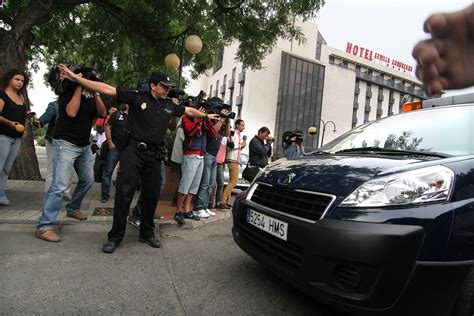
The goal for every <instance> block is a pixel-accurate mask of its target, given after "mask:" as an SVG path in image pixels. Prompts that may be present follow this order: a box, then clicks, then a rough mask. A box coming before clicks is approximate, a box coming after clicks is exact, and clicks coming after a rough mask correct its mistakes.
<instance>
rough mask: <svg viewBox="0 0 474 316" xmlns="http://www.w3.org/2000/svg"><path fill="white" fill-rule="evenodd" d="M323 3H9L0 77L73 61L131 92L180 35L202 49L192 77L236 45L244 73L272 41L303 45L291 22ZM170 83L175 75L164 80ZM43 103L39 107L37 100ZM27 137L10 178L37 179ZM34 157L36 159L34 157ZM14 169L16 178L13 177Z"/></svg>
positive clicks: (1, 11)
mask: <svg viewBox="0 0 474 316" xmlns="http://www.w3.org/2000/svg"><path fill="white" fill-rule="evenodd" d="M323 4H324V1H323V0H307V1H299V0H293V1H288V0H286V1H280V0H273V1H254V0H239V1H232V0H213V1H211V0H194V1H190V0H187V1H185V0H183V1H177V0H154V1H149V0H134V1H129V0H29V1H28V0H16V1H7V4H4V5H3V6H2V7H1V8H0V20H1V22H2V23H1V24H0V44H1V45H2V51H1V52H0V75H1V74H3V72H4V71H5V70H6V69H8V68H12V67H16V68H19V69H26V66H27V65H28V64H29V63H30V62H32V65H33V69H34V68H35V67H37V64H38V62H39V61H44V62H46V63H47V64H48V65H49V66H50V67H54V66H55V65H57V63H58V62H64V61H73V62H75V63H80V64H85V65H88V66H92V67H94V68H96V69H97V70H98V71H99V72H100V73H101V75H102V79H103V80H104V81H106V82H109V83H111V84H114V85H117V86H131V85H133V84H136V83H137V81H138V80H139V79H143V78H144V76H146V74H147V73H149V72H150V71H155V70H164V62H163V60H164V57H165V56H166V55H167V54H168V53H170V52H178V51H179V47H180V46H181V40H182V38H183V36H185V35H186V34H196V35H199V36H200V37H201V39H202V40H203V43H204V48H203V51H202V52H201V53H199V54H198V55H195V56H191V55H188V54H185V56H184V60H183V61H182V62H183V65H193V69H194V71H193V76H194V77H196V76H197V75H199V74H200V73H203V72H205V71H206V70H208V69H210V67H212V65H213V62H214V60H215V59H216V55H217V54H218V52H219V51H220V50H221V49H222V47H223V46H224V45H228V44H230V43H231V42H232V41H238V42H239V50H238V53H237V58H238V59H239V60H240V61H241V62H243V63H244V64H245V65H246V66H247V67H250V68H252V69H259V68H261V60H262V59H263V58H264V57H265V55H266V54H268V53H269V52H270V51H271V49H272V47H273V46H274V44H275V42H276V40H277V39H278V38H279V37H283V38H287V39H289V38H291V39H296V40H298V41H304V40H305V39H304V36H303V34H302V32H301V29H300V28H298V27H297V26H295V23H294V21H295V19H296V18H300V19H302V20H307V19H310V18H314V17H315V15H316V13H317V12H318V10H319V9H320V7H321V6H322V5H323ZM172 75H173V76H175V77H176V76H177V74H176V73H173V74H172ZM45 102H46V101H45ZM32 153H34V147H33V138H32V133H31V131H30V130H28V132H27V137H26V138H25V139H24V142H23V144H22V152H21V153H20V155H19V158H18V159H17V163H16V165H15V167H14V170H13V172H12V177H15V178H23V179H36V178H39V171H38V166H37V161H36V160H34V161H33V162H32V161H28V162H26V161H24V160H26V159H27V157H31V156H35V155H31V154H32ZM35 158H36V157H35ZM19 168H21V169H22V170H21V171H22V172H19V171H20V170H19Z"/></svg>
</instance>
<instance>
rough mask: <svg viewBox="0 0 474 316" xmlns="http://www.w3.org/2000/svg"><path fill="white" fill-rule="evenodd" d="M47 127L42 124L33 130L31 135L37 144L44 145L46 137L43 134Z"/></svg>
mask: <svg viewBox="0 0 474 316" xmlns="http://www.w3.org/2000/svg"><path fill="white" fill-rule="evenodd" d="M47 129H48V126H47V125H46V126H43V127H41V128H36V129H34V130H33V137H34V139H35V140H36V142H37V143H38V146H43V147H44V146H45V142H46V139H45V138H44V136H45V135H46V130H47Z"/></svg>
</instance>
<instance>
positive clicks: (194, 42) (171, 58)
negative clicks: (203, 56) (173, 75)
mask: <svg viewBox="0 0 474 316" xmlns="http://www.w3.org/2000/svg"><path fill="white" fill-rule="evenodd" d="M185 48H186V50H187V51H188V52H189V53H190V54H193V55H195V54H198V53H199V52H200V51H201V50H202V41H201V38H199V36H197V35H189V36H188V37H186V38H185V37H184V36H182V37H181V51H180V57H178V55H176V54H175V53H171V54H168V55H166V57H165V65H166V67H168V68H171V69H176V68H178V67H179V74H178V84H177V88H178V89H179V88H180V86H181V75H182V72H183V62H182V61H183V56H184V49H185Z"/></svg>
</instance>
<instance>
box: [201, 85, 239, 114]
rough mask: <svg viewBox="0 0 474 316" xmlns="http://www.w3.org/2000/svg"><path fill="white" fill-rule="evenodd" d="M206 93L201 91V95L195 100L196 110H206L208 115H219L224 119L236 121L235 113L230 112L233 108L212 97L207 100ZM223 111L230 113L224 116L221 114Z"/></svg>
mask: <svg viewBox="0 0 474 316" xmlns="http://www.w3.org/2000/svg"><path fill="white" fill-rule="evenodd" d="M205 97H206V93H205V92H204V91H202V90H201V92H199V94H198V95H197V96H196V97H195V98H194V99H195V103H194V104H195V106H196V108H200V107H202V108H204V109H205V110H206V113H208V114H219V115H220V116H221V117H223V118H226V119H227V118H230V119H235V115H236V114H235V112H230V110H231V106H230V105H229V104H226V103H224V101H222V100H221V99H220V98H218V97H212V98H210V99H205ZM222 110H227V111H229V113H227V114H223V113H221V111H222Z"/></svg>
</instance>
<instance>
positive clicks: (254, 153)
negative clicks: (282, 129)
mask: <svg viewBox="0 0 474 316" xmlns="http://www.w3.org/2000/svg"><path fill="white" fill-rule="evenodd" d="M269 135H270V130H269V129H268V128H267V127H265V126H264V127H261V128H260V129H259V130H258V134H257V135H255V136H254V137H253V138H252V140H251V141H250V145H249V165H250V166H258V167H260V168H263V167H265V166H266V165H267V164H268V158H269V157H270V156H271V155H272V142H273V138H271V137H270V136H269Z"/></svg>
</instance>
